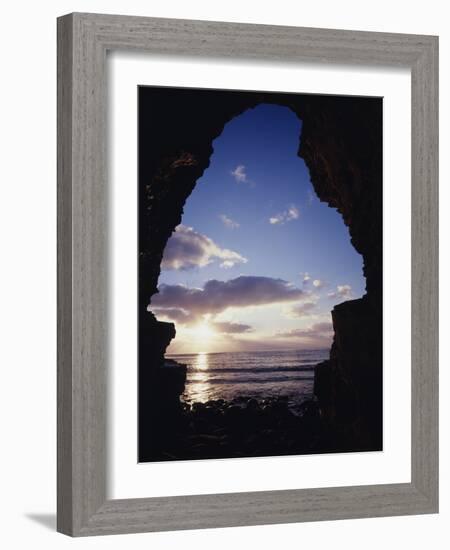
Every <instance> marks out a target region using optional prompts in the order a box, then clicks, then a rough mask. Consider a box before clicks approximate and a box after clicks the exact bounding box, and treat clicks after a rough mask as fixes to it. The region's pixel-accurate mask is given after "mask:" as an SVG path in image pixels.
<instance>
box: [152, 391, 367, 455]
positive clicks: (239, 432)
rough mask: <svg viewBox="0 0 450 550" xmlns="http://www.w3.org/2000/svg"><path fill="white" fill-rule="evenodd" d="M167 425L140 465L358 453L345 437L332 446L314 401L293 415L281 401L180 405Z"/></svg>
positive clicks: (333, 437)
mask: <svg viewBox="0 0 450 550" xmlns="http://www.w3.org/2000/svg"><path fill="white" fill-rule="evenodd" d="M166 420H168V422H165V423H164V424H165V427H164V429H162V430H154V431H153V434H152V435H151V437H150V439H151V440H152V442H153V443H152V448H151V449H149V451H148V455H147V456H144V457H142V460H143V461H165V460H195V459H207V458H233V457H235V458H236V457H257V456H280V455H298V454H311V453H322V452H323V453H326V452H339V451H346V450H352V451H354V450H358V449H355V448H354V447H351V445H350V442H346V441H345V437H344V438H342V437H340V438H339V441H337V440H336V433H335V431H330V430H328V429H327V425H326V424H325V422H324V421H323V420H322V418H321V415H320V412H319V408H318V405H317V402H316V401H314V400H310V401H306V402H304V403H302V404H301V405H299V406H298V407H297V409H296V410H295V411H294V410H292V408H291V407H290V406H289V402H288V400H287V399H285V398H268V399H264V400H262V401H257V400H255V399H253V398H241V399H239V400H235V401H231V402H226V401H224V400H221V399H219V400H216V401H208V402H207V403H193V404H192V405H190V404H187V403H181V405H180V408H179V410H178V411H177V413H176V414H174V415H173V416H172V418H170V419H166ZM341 435H342V434H341Z"/></svg>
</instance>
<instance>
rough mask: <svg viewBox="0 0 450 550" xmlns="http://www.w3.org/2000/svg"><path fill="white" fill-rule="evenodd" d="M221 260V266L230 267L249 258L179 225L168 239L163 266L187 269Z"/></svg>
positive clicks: (165, 267) (167, 268)
mask: <svg viewBox="0 0 450 550" xmlns="http://www.w3.org/2000/svg"><path fill="white" fill-rule="evenodd" d="M214 261H221V263H220V267H222V268H225V269H229V268H231V267H234V266H235V265H236V264H243V263H244V264H245V263H247V258H244V257H243V256H241V255H240V254H239V253H238V252H235V251H234V250H229V249H228V248H221V247H220V246H219V245H218V244H217V243H215V242H214V241H213V240H212V239H210V238H209V237H207V236H206V235H203V234H201V233H198V232H197V231H195V230H194V229H193V228H192V227H187V226H186V225H179V226H178V227H177V228H176V230H175V232H174V233H173V234H172V236H171V237H170V239H169V240H168V241H167V245H166V248H165V249H164V255H163V259H162V262H161V267H162V268H163V269H166V270H172V269H175V270H187V269H193V268H195V267H204V266H206V265H208V264H210V263H212V262H214Z"/></svg>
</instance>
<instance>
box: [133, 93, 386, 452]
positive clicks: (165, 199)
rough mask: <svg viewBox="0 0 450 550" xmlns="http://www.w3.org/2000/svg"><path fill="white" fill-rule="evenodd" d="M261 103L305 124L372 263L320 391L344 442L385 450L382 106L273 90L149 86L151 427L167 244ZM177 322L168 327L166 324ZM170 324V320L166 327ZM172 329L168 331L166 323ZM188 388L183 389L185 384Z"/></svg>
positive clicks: (143, 159) (145, 364)
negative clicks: (225, 139)
mask: <svg viewBox="0 0 450 550" xmlns="http://www.w3.org/2000/svg"><path fill="white" fill-rule="evenodd" d="M260 103H273V104H277V105H284V106H287V107H289V108H291V109H292V111H293V112H294V113H296V114H297V116H298V117H299V118H300V119H301V120H302V123H303V127H302V133H301V140H300V147H299V152H298V154H299V156H301V157H302V158H303V159H304V160H305V162H306V164H307V166H308V168H309V171H310V174H311V181H312V184H313V186H314V189H315V190H316V193H317V195H318V197H319V199H320V200H321V201H323V202H326V203H327V204H328V205H329V206H331V207H334V208H337V210H338V211H339V212H340V213H341V214H342V217H343V220H344V223H345V224H346V225H347V226H348V227H349V232H350V237H351V242H352V244H353V246H354V247H355V249H356V250H357V251H358V252H359V253H360V254H362V256H363V259H364V274H365V277H366V280H367V288H366V290H367V294H366V295H365V296H364V297H363V298H362V299H360V300H352V301H349V302H345V303H343V304H340V305H338V306H336V307H335V308H334V310H333V312H332V318H333V326H334V331H335V337H334V342H333V346H332V349H331V353H330V360H329V361H326V362H325V363H322V364H321V365H320V367H318V369H317V372H316V377H315V392H316V395H317V398H318V401H319V405H320V408H321V412H322V416H323V418H324V420H325V422H326V423H327V424H328V425H329V426H330V430H334V431H335V432H336V433H338V434H340V435H341V436H342V441H343V444H342V447H343V448H345V447H348V448H354V449H357V448H358V449H379V448H381V441H382V439H381V436H382V433H381V427H382V418H381V413H382V407H381V388H382V362H381V361H382V357H381V349H382V324H381V318H382V311H381V306H382V301H381V297H382V102H381V99H377V98H349V97H333V96H314V95H300V94H295V95H294V94H281V93H276V94H275V93H263V92H221V91H212V90H207V91H202V90H190V89H171V88H166V89H164V88H152V87H141V88H140V90H139V108H140V117H139V182H140V184H139V251H140V252H139V327H140V328H139V365H140V366H139V369H140V370H139V375H140V385H141V381H142V382H144V383H145V385H146V387H145V388H140V391H143V392H145V396H146V397H145V399H143V398H142V394H140V418H141V425H144V423H146V421H147V420H148V416H149V415H151V414H152V412H151V407H150V406H149V405H148V403H150V402H152V399H153V397H154V396H156V395H157V394H158V387H157V385H155V384H153V385H152V384H150V385H147V383H146V382H147V381H150V380H151V379H152V378H153V377H152V376H151V374H149V373H152V372H153V371H154V370H155V369H156V368H158V366H160V365H161V364H162V360H163V355H164V351H165V349H166V347H167V345H168V343H169V342H170V339H171V337H173V336H170V335H171V334H173V335H174V332H173V333H172V332H171V333H170V334H169V332H166V333H165V334H166V336H167V337H166V338H165V339H162V340H161V342H163V343H164V345H161V346H159V345H156V344H149V342H153V343H154V342H158V341H159V338H160V334H161V330H162V325H163V324H162V323H160V322H158V321H156V320H155V318H154V316H153V315H152V314H151V313H150V312H149V311H148V310H147V306H148V304H149V302H150V300H151V296H153V295H154V294H155V293H156V292H157V284H158V277H159V274H160V264H161V259H162V255H163V251H164V248H165V245H166V243H167V240H168V239H169V237H170V235H171V234H172V232H173V231H174V229H175V227H176V226H177V225H178V224H179V223H180V222H181V218H182V214H183V207H184V203H185V201H186V200H187V198H188V197H189V195H190V193H191V192H192V190H193V188H194V186H195V183H196V181H197V180H198V179H199V177H200V176H201V175H202V174H203V172H204V170H205V169H206V168H207V167H208V165H209V161H210V157H211V154H212V151H213V149H212V142H213V140H214V139H215V138H216V137H217V136H218V135H220V133H221V132H222V130H223V128H224V126H225V124H226V123H227V122H228V121H229V120H231V119H232V118H233V117H235V116H237V115H238V114H240V113H242V112H243V111H244V110H246V109H249V108H253V107H255V106H256V105H258V104H260ZM166 324H167V323H166ZM166 324H165V325H166ZM164 330H167V327H166V328H165V329H164ZM178 389H179V388H178Z"/></svg>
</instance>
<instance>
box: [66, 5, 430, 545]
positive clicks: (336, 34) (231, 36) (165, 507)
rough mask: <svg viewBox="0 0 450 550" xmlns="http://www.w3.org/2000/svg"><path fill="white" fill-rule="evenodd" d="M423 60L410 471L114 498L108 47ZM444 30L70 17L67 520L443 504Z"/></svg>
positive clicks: (158, 522)
mask: <svg viewBox="0 0 450 550" xmlns="http://www.w3.org/2000/svg"><path fill="white" fill-rule="evenodd" d="M123 49H133V50H137V51H139V52H149V53H165V54H174V55H183V54H186V52H189V55H193V56H211V55H213V56H219V57H220V56H222V57H229V58H235V57H240V58H243V57H245V58H250V59H252V58H253V59H266V60H269V59H270V60H275V61H277V60H279V61H286V60H289V61H293V62H295V61H310V62H320V63H322V62H324V63H332V64H342V63H345V64H349V63H358V64H364V65H368V66H374V65H389V66H399V67H408V68H410V69H411V72H412V143H411V147H412V395H411V405H412V480H411V482H410V483H401V484H389V485H369V486H352V487H336V488H326V489H299V490H284V491H263V492H252V493H232V494H223V495H219V494H210V495H196V496H177V497H164V498H144V499H127V500H108V499H107V493H106V482H107V456H106V451H105V449H106V443H105V442H106V422H107V418H106V398H107V391H106V387H107V365H108V356H107V328H106V327H107V326H108V322H107V314H108V308H107V285H105V281H107V245H108V230H107V228H108V224H107V219H108V217H107V202H108V201H107V198H108V182H107V173H106V147H105V141H106V140H105V135H106V134H105V132H106V130H105V129H106V92H107V82H106V52H107V51H108V50H123ZM437 201H438V38H437V37H435V36H417V35H406V34H387V33H371V32H354V31H344V30H325V29H308V28H297V27H277V26H267V25H248V24H236V23H216V22H207V21H187V20H176V19H153V18H143V17H125V16H116V15H97V14H82V13H75V14H70V15H66V16H63V17H61V18H59V19H58V522H57V523H58V527H57V528H58V530H59V531H60V532H62V533H66V534H69V535H73V536H82V535H100V534H111V533H131V532H140V531H162V530H175V529H191V528H206V527H225V526H236V525H259V524H268V523H287V522H300V521H317V520H330V519H343V518H361V517H371V516H394V515H404V514H426V513H433V512H437V511H438V358H437V349H438V341H437V340H438V209H437Z"/></svg>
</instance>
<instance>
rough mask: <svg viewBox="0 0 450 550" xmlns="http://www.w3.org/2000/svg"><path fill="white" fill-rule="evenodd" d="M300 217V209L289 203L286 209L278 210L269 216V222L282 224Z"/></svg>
mask: <svg viewBox="0 0 450 550" xmlns="http://www.w3.org/2000/svg"><path fill="white" fill-rule="evenodd" d="M299 217H300V211H299V209H298V208H297V207H296V206H295V205H291V206H290V207H289V208H288V209H287V210H284V211H283V212H279V213H278V214H275V216H272V217H271V218H269V223H270V224H271V225H277V224H279V225H283V224H284V223H287V222H290V221H292V220H297V219H298V218H299Z"/></svg>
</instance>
